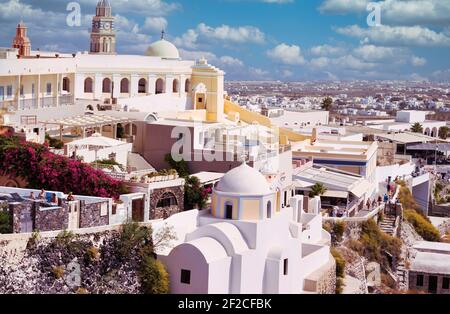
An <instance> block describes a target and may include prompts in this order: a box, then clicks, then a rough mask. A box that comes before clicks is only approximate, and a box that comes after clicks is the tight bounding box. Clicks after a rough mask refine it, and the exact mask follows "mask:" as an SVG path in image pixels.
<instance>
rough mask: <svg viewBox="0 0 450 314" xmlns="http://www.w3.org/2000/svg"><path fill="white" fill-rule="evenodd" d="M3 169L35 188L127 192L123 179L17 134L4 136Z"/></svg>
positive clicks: (112, 193) (0, 148)
mask: <svg viewBox="0 0 450 314" xmlns="http://www.w3.org/2000/svg"><path fill="white" fill-rule="evenodd" d="M0 169H3V170H5V171H6V172H7V173H10V174H12V175H15V176H19V177H22V178H24V179H25V180H27V181H28V184H29V187H30V188H35V189H41V188H43V189H46V190H54V191H62V192H64V193H69V192H73V193H74V194H79V195H88V196H98V197H113V198H116V199H117V198H119V196H120V194H122V193H126V189H125V187H124V185H123V183H122V182H120V181H118V180H115V179H113V178H111V177H109V176H108V175H107V174H105V173H104V172H103V171H101V170H97V169H94V168H92V167H91V166H89V165H88V164H85V163H83V162H80V161H78V160H73V159H70V158H67V157H64V156H59V155H56V154H53V153H52V152H50V151H49V149H48V147H47V146H44V145H39V144H35V143H30V142H25V141H22V140H19V139H17V138H13V137H5V136H0Z"/></svg>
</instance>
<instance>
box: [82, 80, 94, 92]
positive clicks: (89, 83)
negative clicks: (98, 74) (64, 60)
mask: <svg viewBox="0 0 450 314" xmlns="http://www.w3.org/2000/svg"><path fill="white" fill-rule="evenodd" d="M92 85H93V80H92V78H90V77H88V78H86V79H85V80H84V92H85V93H92Z"/></svg>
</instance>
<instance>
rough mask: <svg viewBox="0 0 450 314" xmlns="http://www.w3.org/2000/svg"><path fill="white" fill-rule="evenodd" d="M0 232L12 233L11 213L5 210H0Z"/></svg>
mask: <svg viewBox="0 0 450 314" xmlns="http://www.w3.org/2000/svg"><path fill="white" fill-rule="evenodd" d="M0 233H3V234H5V233H12V226H11V215H10V214H9V212H7V211H0Z"/></svg>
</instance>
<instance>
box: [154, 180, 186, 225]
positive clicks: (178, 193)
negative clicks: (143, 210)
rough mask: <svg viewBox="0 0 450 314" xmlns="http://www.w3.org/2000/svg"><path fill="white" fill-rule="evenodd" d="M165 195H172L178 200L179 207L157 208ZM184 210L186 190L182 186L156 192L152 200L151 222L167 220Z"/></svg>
mask: <svg viewBox="0 0 450 314" xmlns="http://www.w3.org/2000/svg"><path fill="white" fill-rule="evenodd" d="M165 193H172V194H173V195H175V198H176V199H177V203H178V205H177V206H169V207H163V208H157V205H158V202H159V200H160V199H161V197H162V196H163V195H164V194H165ZM183 210H184V189H183V187H181V186H177V187H169V188H164V189H159V190H154V191H153V193H152V195H151V199H150V220H154V219H167V218H169V217H170V216H172V215H174V214H177V213H179V212H182V211H183Z"/></svg>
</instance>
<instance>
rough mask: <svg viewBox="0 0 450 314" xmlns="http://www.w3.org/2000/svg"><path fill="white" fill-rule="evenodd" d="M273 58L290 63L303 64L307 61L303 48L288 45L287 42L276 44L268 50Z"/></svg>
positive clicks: (268, 54) (279, 61) (269, 55)
mask: <svg viewBox="0 0 450 314" xmlns="http://www.w3.org/2000/svg"><path fill="white" fill-rule="evenodd" d="M266 54H267V56H268V57H269V58H271V59H272V60H274V61H276V62H278V63H282V64H288V65H301V64H304V63H305V58H304V57H303V55H302V50H301V48H300V47H299V46H296V45H287V44H285V43H283V44H280V45H278V46H276V47H275V48H273V49H271V50H268V51H267V52H266Z"/></svg>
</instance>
